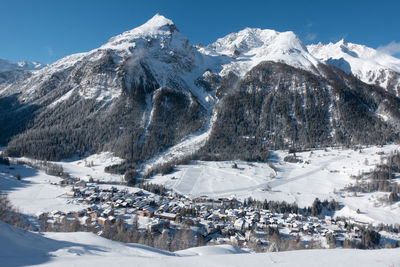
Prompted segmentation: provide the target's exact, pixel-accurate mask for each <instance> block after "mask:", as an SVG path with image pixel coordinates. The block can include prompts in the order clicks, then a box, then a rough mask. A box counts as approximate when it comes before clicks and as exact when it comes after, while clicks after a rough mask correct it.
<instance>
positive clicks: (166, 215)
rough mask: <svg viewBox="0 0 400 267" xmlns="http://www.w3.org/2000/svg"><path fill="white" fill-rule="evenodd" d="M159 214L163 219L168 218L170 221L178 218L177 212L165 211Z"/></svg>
mask: <svg viewBox="0 0 400 267" xmlns="http://www.w3.org/2000/svg"><path fill="white" fill-rule="evenodd" d="M159 216H160V218H161V219H167V220H170V221H175V219H176V214H175V213H169V212H163V213H161V214H160V215H159Z"/></svg>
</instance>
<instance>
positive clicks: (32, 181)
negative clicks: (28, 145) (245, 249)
mask: <svg viewBox="0 0 400 267" xmlns="http://www.w3.org/2000/svg"><path fill="white" fill-rule="evenodd" d="M398 148H399V146H396V145H387V146H384V147H369V148H363V149H362V150H353V149H340V148H328V149H325V150H313V151H307V152H301V153H297V154H296V155H297V156H298V157H299V158H300V159H301V160H302V163H288V162H285V161H284V160H283V158H284V157H285V156H287V155H288V153H287V151H274V152H271V153H272V156H271V162H272V164H273V165H274V166H273V168H274V169H275V170H274V169H273V168H271V167H270V166H269V164H264V163H249V162H242V161H235V162H232V161H225V162H192V163H191V164H188V165H181V166H178V167H177V168H176V170H175V171H174V172H173V173H171V174H168V175H164V176H162V175H156V176H155V177H153V178H151V179H150V180H149V182H152V183H158V184H163V185H164V186H166V187H168V188H171V189H173V190H174V191H176V192H178V193H181V194H184V195H187V196H189V197H192V198H194V197H199V196H207V197H212V198H219V197H236V198H238V199H245V198H247V197H253V198H256V199H259V200H264V199H268V200H278V201H287V202H290V203H292V202H296V203H298V205H299V206H300V207H304V206H309V205H311V204H312V202H313V201H314V199H315V198H316V197H318V198H319V199H321V200H325V199H328V200H329V199H336V200H337V201H339V202H340V203H341V204H343V208H342V209H341V210H339V211H337V212H336V214H335V216H346V217H350V218H353V219H355V220H358V221H362V222H366V223H374V224H377V223H380V222H383V223H387V224H395V223H399V219H398V218H399V217H400V207H399V205H398V204H392V205H388V204H383V203H382V202H381V201H380V200H379V199H380V198H381V197H382V196H385V195H387V193H382V192H375V193H368V194H357V195H353V194H350V193H348V192H344V191H342V189H343V188H344V187H345V186H346V185H348V184H350V183H354V182H355V181H354V179H352V178H351V175H358V174H360V173H362V172H365V171H369V170H371V169H373V168H374V167H375V166H376V164H378V163H380V162H381V159H382V157H383V155H382V153H384V154H385V155H388V154H389V153H390V152H392V151H395V150H398ZM25 160H28V159H25ZM121 161H122V159H120V158H117V157H114V156H113V155H112V154H111V153H107V152H105V153H101V154H96V155H92V156H90V157H88V158H86V159H70V160H65V161H62V162H57V164H61V165H62V166H63V168H64V171H66V172H68V173H70V174H71V176H73V177H79V178H87V177H92V178H93V179H94V180H99V181H110V182H121V181H122V180H123V176H122V175H114V174H109V173H105V172H104V167H106V166H109V165H113V164H117V163H120V162H121ZM234 163H236V164H237V168H233V166H232V165H233V164H234ZM12 168H13V169H10V168H8V167H6V166H2V165H0V188H1V189H2V190H4V191H6V192H7V193H8V194H9V198H10V200H11V201H12V203H13V204H14V205H15V206H16V207H17V208H18V209H19V210H20V211H21V212H23V213H25V214H30V215H34V214H36V213H38V212H49V211H53V210H60V211H70V210H78V209H81V208H83V207H84V205H83V204H76V203H75V202H73V201H71V199H68V198H66V197H65V195H64V194H65V193H66V192H67V191H70V190H71V188H69V187H60V186H57V185H55V184H56V183H58V182H59V181H60V178H58V177H54V176H49V175H46V174H45V173H44V172H42V171H39V170H36V169H32V168H30V167H27V166H22V165H12ZM16 174H20V175H21V178H22V180H21V181H18V180H17V179H15V175H16ZM118 187H121V188H123V187H124V186H118ZM129 190H136V189H134V188H129ZM357 209H359V210H360V211H361V213H359V214H358V213H357V212H356V211H357Z"/></svg>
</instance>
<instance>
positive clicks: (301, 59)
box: [200, 28, 320, 76]
mask: <svg viewBox="0 0 400 267" xmlns="http://www.w3.org/2000/svg"><path fill="white" fill-rule="evenodd" d="M200 51H201V52H203V53H205V54H209V55H225V56H228V57H230V58H231V60H230V62H228V63H226V64H224V65H223V70H222V72H221V75H225V74H227V73H229V72H230V71H232V72H233V73H235V74H237V75H239V76H243V75H245V74H246V73H247V72H248V71H249V70H250V69H252V68H253V67H255V66H256V65H258V64H259V63H260V62H262V61H268V60H270V61H275V62H282V63H286V64H288V65H291V66H293V67H296V68H302V69H305V70H308V71H312V72H316V67H317V65H318V64H319V63H320V62H319V61H318V60H317V59H315V58H314V57H313V56H312V55H311V54H310V53H308V51H307V48H306V47H305V45H304V44H303V43H302V42H301V40H300V39H299V38H298V37H297V36H296V35H295V34H294V33H293V32H291V31H289V32H276V31H274V30H262V29H258V28H246V29H244V30H242V31H239V32H237V33H231V34H229V35H227V36H225V37H223V38H220V39H218V40H217V41H216V42H215V43H212V44H210V45H209V46H207V47H205V48H200Z"/></svg>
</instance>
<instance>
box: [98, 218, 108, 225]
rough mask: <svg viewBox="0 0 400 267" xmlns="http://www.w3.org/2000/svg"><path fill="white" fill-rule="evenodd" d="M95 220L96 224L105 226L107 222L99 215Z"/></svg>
mask: <svg viewBox="0 0 400 267" xmlns="http://www.w3.org/2000/svg"><path fill="white" fill-rule="evenodd" d="M97 222H98V224H100V225H101V226H105V225H106V223H108V219H107V218H105V217H99V218H97Z"/></svg>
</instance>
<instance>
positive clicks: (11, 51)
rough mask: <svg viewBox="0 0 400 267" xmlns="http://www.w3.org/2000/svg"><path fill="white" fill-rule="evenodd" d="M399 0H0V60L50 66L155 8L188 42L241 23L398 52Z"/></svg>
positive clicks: (225, 31) (149, 14) (220, 33)
mask: <svg viewBox="0 0 400 267" xmlns="http://www.w3.org/2000/svg"><path fill="white" fill-rule="evenodd" d="M399 12H400V1H396V0H392V1H390V0H388V1H384V0H381V1H372V0H371V1H370V0H364V1H351V0H347V1H342V0H330V1H324V0H320V1H311V0H310V1H300V0H297V1H285V0H276V1H267V0H265V1H261V0H260V1H253V0H242V1H236V0H231V1H217V0H214V1H209V0H202V1H191V0H186V1H178V0H169V1H158V0H141V1H134V0H131V1H122V0H113V1H103V0H97V1H89V0H86V1H85V0H80V1H77V0H68V1H63V0H58V1H57V0H53V1H50V0H36V1H34V0H25V1H22V0H0V58H5V59H9V60H12V61H21V60H30V61H40V62H44V63H51V62H53V61H55V60H57V59H59V58H62V57H64V56H66V55H69V54H72V53H78V52H85V51H89V50H91V49H93V48H96V47H98V46H100V45H101V44H103V43H105V42H106V41H107V40H108V39H109V38H111V37H112V36H115V35H117V34H119V33H122V32H123V31H126V30H129V29H132V28H135V27H137V26H139V25H141V24H143V23H144V22H146V21H147V20H148V19H150V18H151V17H152V16H153V15H154V14H155V13H160V14H162V15H164V16H166V17H167V18H169V19H172V20H173V21H174V22H175V24H176V26H177V27H178V29H179V30H180V31H181V32H182V33H183V34H185V35H186V36H187V37H189V39H190V40H191V41H192V43H193V44H197V43H200V42H201V43H203V44H204V45H206V44H209V43H210V42H213V41H215V40H216V39H217V38H219V37H223V36H224V35H226V34H229V33H231V32H235V31H239V30H241V29H243V28H245V27H258V28H265V29H274V30H277V31H288V30H291V31H294V32H295V33H296V34H297V35H298V36H299V37H300V38H301V39H302V40H303V41H304V42H305V43H307V44H308V43H314V42H319V41H321V42H323V43H327V42H331V41H332V42H335V41H338V40H340V39H341V38H345V39H346V40H347V41H348V42H353V43H360V44H365V45H367V46H370V47H373V48H377V47H379V46H386V45H388V44H390V43H391V46H388V48H389V49H388V51H390V52H391V53H392V54H395V55H396V56H398V57H399V56H400V44H399V43H400V18H399V14H400V13H399Z"/></svg>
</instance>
